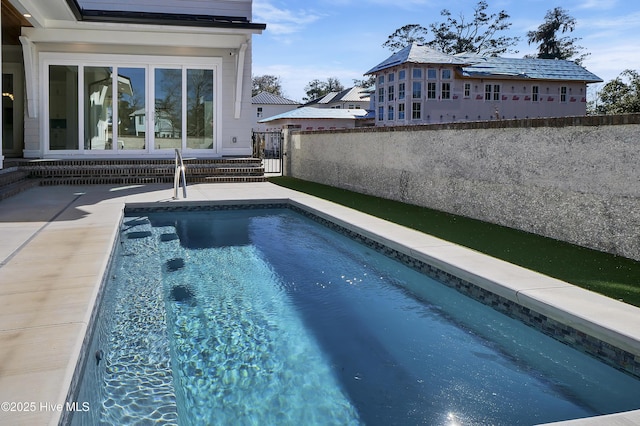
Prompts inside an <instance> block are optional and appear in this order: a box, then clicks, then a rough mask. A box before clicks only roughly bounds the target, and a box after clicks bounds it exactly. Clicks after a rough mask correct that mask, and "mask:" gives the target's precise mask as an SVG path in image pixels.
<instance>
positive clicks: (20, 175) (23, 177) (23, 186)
mask: <svg viewBox="0 0 640 426" xmlns="http://www.w3.org/2000/svg"><path fill="white" fill-rule="evenodd" d="M1 172H2V173H0V201H1V200H4V199H6V198H9V197H12V196H14V195H17V194H19V193H21V192H22V191H26V190H27V189H29V188H33V187H34V186H38V185H39V184H40V181H39V180H38V179H32V178H30V177H29V175H28V173H25V172H23V171H20V170H9V169H3V170H2V171H1Z"/></svg>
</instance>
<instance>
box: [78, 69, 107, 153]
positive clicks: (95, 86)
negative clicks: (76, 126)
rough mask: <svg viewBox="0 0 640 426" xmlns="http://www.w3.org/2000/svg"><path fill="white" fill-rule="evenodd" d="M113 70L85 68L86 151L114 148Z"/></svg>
mask: <svg viewBox="0 0 640 426" xmlns="http://www.w3.org/2000/svg"><path fill="white" fill-rule="evenodd" d="M112 76H113V68H111V67H85V68H84V87H85V89H84V91H85V96H84V149H89V150H104V149H112V148H113V127H112V124H113V120H112V118H113V90H112V89H113V81H112Z"/></svg>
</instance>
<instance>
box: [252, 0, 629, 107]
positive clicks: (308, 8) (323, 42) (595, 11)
mask: <svg viewBox="0 0 640 426" xmlns="http://www.w3.org/2000/svg"><path fill="white" fill-rule="evenodd" d="M487 2H488V4H489V9H488V12H489V13H494V12H499V11H500V10H505V11H506V12H507V13H508V14H509V15H510V19H509V22H511V23H512V25H511V29H510V30H509V31H508V33H507V35H509V36H511V37H516V36H518V37H520V38H521V40H520V43H519V44H518V45H517V46H516V47H515V49H517V50H518V53H515V54H505V55H503V56H509V57H522V56H524V55H525V54H535V53H536V46H533V45H532V46H529V45H528V44H527V41H526V33H527V31H530V30H535V29H536V28H537V27H538V26H539V25H540V24H542V23H543V22H544V16H545V14H546V12H547V11H548V10H550V9H553V8H555V7H562V8H564V9H565V10H567V11H568V13H569V15H571V16H572V17H574V18H575V19H576V29H575V31H574V32H573V33H571V34H570V36H571V37H577V38H580V39H581V40H579V41H578V43H577V44H578V45H580V46H583V47H584V48H585V49H586V52H589V53H591V55H590V56H589V57H588V58H587V60H586V61H585V62H584V66H585V67H586V68H587V69H588V70H589V71H591V72H593V73H594V74H596V75H597V76H598V77H600V78H601V79H603V80H604V81H605V82H607V81H609V80H612V79H614V78H615V77H617V76H618V75H619V74H620V73H621V72H622V71H623V70H624V69H627V68H630V69H634V70H640V2H638V1H637V0H568V1H567V0H564V1H562V2H558V3H553V2H549V0H487ZM477 3H478V2H477V1H469V0H462V1H457V2H452V1H451V0H357V1H356V0H315V1H305V2H301V1H299V0H253V21H254V22H260V23H266V24H267V29H266V30H265V31H264V32H263V33H262V34H261V35H256V36H254V37H253V74H254V75H264V74H270V75H275V76H278V77H280V80H281V83H282V86H283V89H284V92H285V93H284V94H285V96H286V97H288V98H290V99H293V100H297V101H300V100H301V99H302V97H303V96H305V93H304V87H305V86H306V85H307V83H308V82H310V81H311V80H313V79H316V78H317V79H320V80H326V79H327V78H328V77H338V79H339V80H340V82H341V83H342V84H343V85H344V86H345V87H350V86H352V83H353V79H354V78H358V79H361V78H363V76H362V74H363V73H365V72H366V71H367V70H369V69H371V68H373V67H374V66H375V65H377V64H378V63H380V62H382V61H383V60H384V59H386V58H387V57H388V56H389V55H390V54H391V52H390V51H389V50H388V49H386V48H384V47H382V44H383V43H384V42H385V41H386V40H387V37H388V36H389V35H390V34H392V33H393V32H394V31H395V30H396V29H397V28H400V27H402V26H403V25H406V24H420V25H423V26H425V27H428V25H429V24H431V23H433V22H441V21H442V17H441V16H440V11H441V10H442V9H445V8H446V9H449V11H450V12H451V13H452V15H454V16H459V15H461V14H462V15H463V16H464V17H465V18H472V16H473V8H474V7H475V5H476V4H477ZM428 37H429V36H428ZM601 85H602V84H600V85H597V86H601ZM597 86H596V87H592V86H590V87H592V89H591V90H595V89H597Z"/></svg>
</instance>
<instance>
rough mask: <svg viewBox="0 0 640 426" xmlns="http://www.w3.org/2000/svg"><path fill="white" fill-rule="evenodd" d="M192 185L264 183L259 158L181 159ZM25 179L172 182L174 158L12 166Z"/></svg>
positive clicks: (38, 162) (60, 182)
mask: <svg viewBox="0 0 640 426" xmlns="http://www.w3.org/2000/svg"><path fill="white" fill-rule="evenodd" d="M184 164H185V167H186V170H185V175H186V179H187V185H188V184H191V183H221V182H264V181H265V177H264V168H263V166H262V160H261V159H259V158H210V159H206V158H205V159H202V158H200V159H199V158H189V159H185V160H184ZM12 166H14V167H12V168H15V169H16V170H17V171H18V172H19V173H21V176H22V177H23V178H25V179H29V180H36V181H37V182H39V184H40V185H47V186H48V185H100V184H150V183H167V184H171V183H173V179H174V172H175V162H174V160H173V159H104V160H102V159H91V160H84V159H80V160H67V159H65V160H34V161H28V160H21V161H18V162H15V163H13V164H12Z"/></svg>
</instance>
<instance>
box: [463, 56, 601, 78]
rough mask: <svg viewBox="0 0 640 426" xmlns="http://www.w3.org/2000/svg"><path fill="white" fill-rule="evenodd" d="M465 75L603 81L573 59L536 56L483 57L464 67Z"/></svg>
mask: <svg viewBox="0 0 640 426" xmlns="http://www.w3.org/2000/svg"><path fill="white" fill-rule="evenodd" d="M461 71H462V75H463V76H465V77H517V78H522V79H532V80H568V81H585V82H588V83H597V82H601V81H602V79H601V78H600V77H598V76H597V75H595V74H593V73H591V72H589V71H587V70H586V69H585V68H583V67H581V66H580V65H578V64H576V63H575V62H573V61H564V60H557V59H536V58H500V57H481V58H477V62H475V63H474V64H472V65H468V66H464V67H462V70H461Z"/></svg>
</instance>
